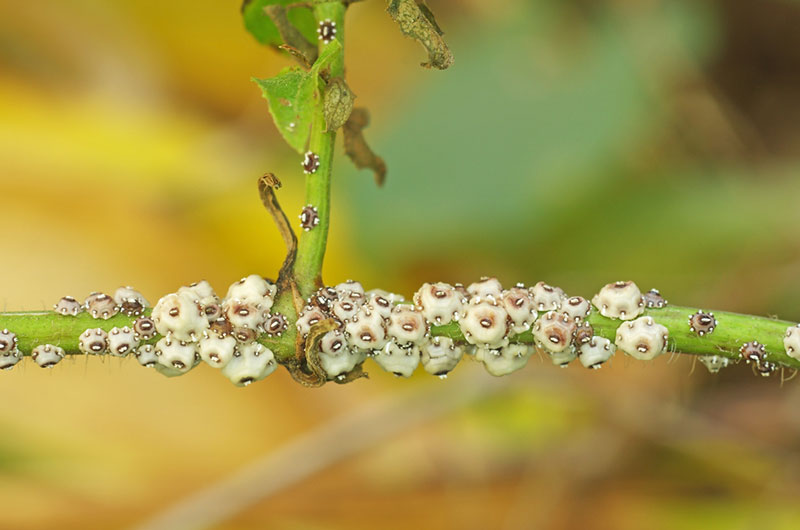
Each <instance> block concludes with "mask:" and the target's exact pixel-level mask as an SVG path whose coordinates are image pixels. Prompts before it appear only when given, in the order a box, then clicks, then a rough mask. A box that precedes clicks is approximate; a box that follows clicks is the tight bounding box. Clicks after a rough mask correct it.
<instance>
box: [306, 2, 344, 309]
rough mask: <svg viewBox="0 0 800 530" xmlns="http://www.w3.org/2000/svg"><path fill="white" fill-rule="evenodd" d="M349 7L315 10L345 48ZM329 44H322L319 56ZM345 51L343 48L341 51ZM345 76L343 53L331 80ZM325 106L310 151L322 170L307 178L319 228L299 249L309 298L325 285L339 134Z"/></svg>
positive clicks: (316, 120)
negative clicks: (329, 121) (327, 117)
mask: <svg viewBox="0 0 800 530" xmlns="http://www.w3.org/2000/svg"><path fill="white" fill-rule="evenodd" d="M345 10H346V7H345V5H344V4H343V3H342V2H341V1H336V2H324V3H320V4H316V5H315V6H314V17H315V18H316V20H317V21H318V22H320V21H324V20H331V21H332V22H335V23H336V37H335V38H336V40H338V41H339V42H340V43H341V44H342V45H344V13H345ZM325 46H327V44H325V43H323V42H322V41H320V52H321V51H322V50H323V49H324V48H325ZM342 49H343V48H342ZM343 74H344V51H342V52H340V53H339V54H338V57H334V59H333V60H332V61H331V67H330V77H331V78H334V77H341V76H343ZM325 128H326V126H325V118H324V115H323V103H322V98H321V97H320V99H319V101H317V102H316V106H315V110H314V123H313V125H312V129H311V139H310V141H309V150H310V151H312V152H313V153H314V154H316V155H317V156H319V163H320V165H319V169H317V171H316V172H315V173H313V174H311V175H308V176H307V177H306V204H310V205H312V206H314V207H316V208H317V211H318V213H319V224H318V225H317V226H316V227H315V228H313V229H312V230H309V231H308V232H303V233H302V235H301V236H300V242H299V244H298V247H297V260H296V261H295V265H294V276H295V280H296V281H297V286H298V288H299V289H300V293H301V294H302V295H303V297H306V298H307V297H308V296H310V295H311V294H312V293H313V292H314V291H315V290H316V289H317V287H318V286H320V285H321V283H322V261H323V258H324V257H325V245H326V243H327V241H328V227H329V226H330V205H331V200H330V193H331V169H332V164H333V147H334V141H335V140H336V132H335V131H330V132H325Z"/></svg>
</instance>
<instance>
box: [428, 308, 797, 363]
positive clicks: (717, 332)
mask: <svg viewBox="0 0 800 530" xmlns="http://www.w3.org/2000/svg"><path fill="white" fill-rule="evenodd" d="M697 311H698V308H696V307H680V306H673V305H670V306H667V307H664V308H661V309H647V310H645V312H644V315H645V316H651V317H653V320H655V321H656V323H658V324H661V325H662V326H665V327H666V328H667V329H668V330H669V343H668V349H669V351H672V352H675V353H685V354H691V355H718V356H721V357H727V358H729V359H733V360H738V359H740V358H741V356H740V354H739V348H741V346H742V345H743V344H744V343H746V342H750V341H758V342H760V343H761V344H763V345H764V346H765V347H766V352H767V360H768V361H769V362H771V363H775V364H777V365H779V366H786V367H789V368H796V369H800V361H798V360H797V359H794V358H792V357H789V356H788V355H786V351H785V348H784V345H783V337H784V335H785V334H786V328H788V327H789V326H794V325H796V323H794V322H788V321H785V320H776V319H772V318H766V317H758V316H753V315H741V314H738V313H729V312H726V311H713V313H714V317H715V318H716V319H717V327H716V328H715V329H714V332H713V333H711V334H709V335H705V336H703V337H700V336H698V335H697V334H696V333H694V332H692V331H691V330H690V329H689V317H690V316H691V315H692V314H694V313H696V312H697ZM587 321H588V322H589V324H591V326H592V328H593V329H594V333H595V335H600V336H601V337H605V338H607V339H609V340H611V341H612V342H613V341H614V339H615V338H616V334H617V328H618V327H619V326H620V324H621V323H622V321H620V320H617V319H613V318H606V317H604V316H602V315H601V314H600V313H599V312H598V311H597V310H596V309H593V310H592V313H591V314H590V315H589V317H588V318H587ZM431 333H432V334H433V335H442V336H446V337H450V338H452V339H454V340H458V341H463V340H464V335H463V334H462V333H461V330H460V329H459V327H458V324H456V323H451V324H448V325H446V326H437V327H434V328H433V329H432V330H431ZM512 341H513V342H525V343H530V342H533V335H532V333H531V332H530V331H526V332H525V333H521V334H519V335H517V336H516V337H514V338H512Z"/></svg>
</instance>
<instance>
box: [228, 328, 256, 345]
mask: <svg viewBox="0 0 800 530" xmlns="http://www.w3.org/2000/svg"><path fill="white" fill-rule="evenodd" d="M257 335H258V334H257V333H256V331H255V330H253V329H250V328H245V327H242V328H234V330H233V336H234V338H235V339H236V340H237V341H239V342H252V341H254V340H256V336H257Z"/></svg>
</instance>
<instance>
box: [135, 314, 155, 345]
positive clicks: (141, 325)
mask: <svg viewBox="0 0 800 530" xmlns="http://www.w3.org/2000/svg"><path fill="white" fill-rule="evenodd" d="M133 332H134V334H135V335H136V338H138V339H140V340H147V339H152V338H153V337H155V336H156V323H155V322H153V319H151V318H149V317H139V318H137V319H136V320H134V322H133Z"/></svg>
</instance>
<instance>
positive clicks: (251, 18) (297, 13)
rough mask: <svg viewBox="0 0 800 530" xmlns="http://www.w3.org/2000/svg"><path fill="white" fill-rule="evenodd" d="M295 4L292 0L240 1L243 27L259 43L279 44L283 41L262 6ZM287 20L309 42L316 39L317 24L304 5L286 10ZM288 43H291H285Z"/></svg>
mask: <svg viewBox="0 0 800 530" xmlns="http://www.w3.org/2000/svg"><path fill="white" fill-rule="evenodd" d="M290 4H297V2H295V1H294V0H245V1H244V3H242V17H243V18H244V27H245V28H246V29H247V31H249V32H250V34H251V35H252V36H253V37H255V39H256V40H257V41H258V42H260V43H261V44H264V45H267V46H279V45H280V44H282V43H283V41H282V39H281V34H280V31H278V28H277V27H276V26H275V23H274V22H273V21H272V19H271V18H270V17H269V16H268V15H267V14H266V12H264V8H265V7H267V6H271V5H282V6H288V5H290ZM288 18H289V22H291V23H292V25H293V26H294V27H296V28H297V29H298V30H299V31H300V33H302V34H303V36H304V37H305V38H306V39H308V40H309V41H311V42H315V41H316V40H317V24H316V21H315V20H314V14H313V13H312V12H311V10H310V9H308V8H307V7H304V6H296V7H292V8H289V10H288ZM287 44H290V45H291V43H287Z"/></svg>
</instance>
